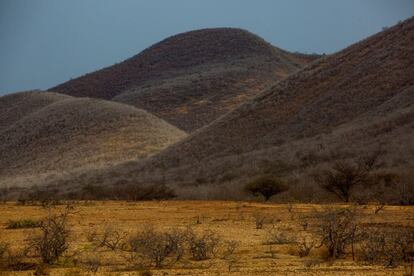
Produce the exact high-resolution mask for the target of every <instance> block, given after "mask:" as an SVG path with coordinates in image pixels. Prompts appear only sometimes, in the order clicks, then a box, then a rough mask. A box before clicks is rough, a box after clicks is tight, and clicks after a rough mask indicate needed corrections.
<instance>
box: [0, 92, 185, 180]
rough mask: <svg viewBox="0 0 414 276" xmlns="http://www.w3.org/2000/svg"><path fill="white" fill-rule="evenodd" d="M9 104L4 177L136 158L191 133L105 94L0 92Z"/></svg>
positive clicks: (3, 133) (0, 102)
mask: <svg viewBox="0 0 414 276" xmlns="http://www.w3.org/2000/svg"><path fill="white" fill-rule="evenodd" d="M6 105H10V106H11V107H12V108H9V110H6V112H2V113H1V116H0V122H3V124H2V126H3V127H2V128H1V129H0V141H1V143H0V152H1V153H2V156H1V157H2V158H1V159H0V183H2V182H4V181H2V180H4V179H9V180H10V179H11V181H13V180H14V179H15V178H16V179H17V178H18V177H19V176H33V177H34V178H36V177H37V176H38V175H40V174H43V173H51V172H54V173H56V172H65V171H69V170H72V169H76V168H81V167H83V168H85V167H100V166H106V165H109V164H110V165H113V164H116V163H118V162H121V161H127V160H132V159H134V160H136V159H139V158H143V157H147V156H148V155H151V154H154V153H156V152H158V151H160V150H161V149H163V148H165V147H166V146H168V145H170V144H172V143H174V142H176V141H178V140H180V139H182V138H183V137H185V136H186V134H185V133H184V132H182V131H180V130H178V129H177V128H175V127H173V126H171V125H169V124H168V123H166V122H164V121H162V120H161V119H159V118H157V117H155V116H153V115H151V114H149V113H147V112H145V111H142V110H139V109H137V108H134V107H132V106H129V105H123V104H119V103H114V102H109V101H104V100H97V99H88V98H73V97H70V96H64V95H59V94H56V93H50V92H32V93H16V94H13V95H8V96H5V97H1V98H0V106H6ZM27 107H32V108H30V109H29V108H27ZM23 109H26V112H16V114H17V115H16V116H15V117H12V116H11V114H12V111H16V110H18V111H21V110H23ZM2 111H3V110H2ZM23 113H24V114H23ZM7 120H10V122H9V123H8V125H6V123H5V122H7Z"/></svg>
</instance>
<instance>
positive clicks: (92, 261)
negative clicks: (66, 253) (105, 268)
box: [81, 255, 101, 273]
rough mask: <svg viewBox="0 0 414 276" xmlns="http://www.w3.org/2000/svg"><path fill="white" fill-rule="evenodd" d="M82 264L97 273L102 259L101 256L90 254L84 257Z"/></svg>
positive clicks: (86, 268)
mask: <svg viewBox="0 0 414 276" xmlns="http://www.w3.org/2000/svg"><path fill="white" fill-rule="evenodd" d="M81 266H82V268H84V269H85V270H87V271H89V272H93V273H96V272H98V270H99V267H100V266H101V260H100V259H99V256H96V255H88V256H86V257H84V258H83V259H82V261H81Z"/></svg>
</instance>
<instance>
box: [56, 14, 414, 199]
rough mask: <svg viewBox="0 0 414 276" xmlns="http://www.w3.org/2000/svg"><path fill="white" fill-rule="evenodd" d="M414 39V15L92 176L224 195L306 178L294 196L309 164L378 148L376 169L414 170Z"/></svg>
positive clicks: (353, 157)
mask: <svg viewBox="0 0 414 276" xmlns="http://www.w3.org/2000/svg"><path fill="white" fill-rule="evenodd" d="M413 41H414V19H413V18H411V19H409V20H407V21H405V22H402V23H400V24H398V25H396V26H395V27H392V28H389V29H387V30H386V31H384V32H381V33H379V34H377V35H375V36H372V37H370V38H367V39H365V40H363V41H361V42H359V43H356V44H354V45H352V46H350V47H348V48H346V49H344V50H343V51H340V52H338V53H336V54H334V55H331V56H327V57H325V58H322V59H320V60H318V61H316V62H314V63H312V64H311V65H309V66H307V67H305V68H304V69H302V70H301V71H299V72H297V73H295V74H292V75H291V76H289V77H288V78H287V79H285V80H283V81H281V82H279V83H277V84H275V85H274V86H273V87H271V88H269V89H268V90H267V91H265V92H264V93H262V94H260V95H259V96H257V97H256V98H254V99H253V100H251V101H249V102H247V103H245V104H243V105H241V106H240V107H238V108H237V109H235V110H234V111H232V112H230V113H228V114H227V115H225V116H223V117H221V118H220V119H218V120H216V121H215V122H213V123H212V124H210V125H208V126H206V127H204V128H202V129H200V130H199V131H197V132H195V133H193V134H192V135H190V136H189V137H188V138H185V139H184V140H183V141H180V142H178V143H176V144H174V145H173V146H171V147H168V148H167V149H166V150H164V151H162V152H161V153H159V154H157V155H155V156H153V157H151V158H148V159H147V160H144V161H139V162H130V163H128V164H123V165H118V166H115V167H113V168H111V169H110V170H106V171H100V170H97V171H91V172H90V173H89V177H88V180H87V181H88V183H98V181H97V179H99V178H105V179H107V181H108V183H115V182H116V181H119V180H120V179H123V180H125V181H131V182H145V183H150V182H154V183H160V182H163V181H164V180H165V179H167V180H168V181H165V182H166V183H167V184H169V185H171V186H173V187H176V188H177V190H179V191H180V192H181V194H182V195H184V196H186V195H189V193H191V196H193V197H201V196H202V195H201V194H203V195H204V196H205V195H206V194H207V193H208V192H210V193H211V194H216V195H217V194H219V196H221V197H223V194H224V193H223V190H222V189H219V188H218V187H217V186H214V185H212V184H217V185H224V184H226V183H227V184H229V183H230V184H229V185H233V186H231V187H232V188H229V189H230V192H229V194H234V193H235V192H236V191H237V190H240V185H242V184H243V183H245V182H246V181H248V180H249V179H251V178H252V177H255V176H257V175H263V174H273V175H277V176H279V177H283V178H284V179H286V181H289V182H290V183H293V184H291V185H293V186H295V187H296V189H300V187H302V186H301V185H308V186H307V187H308V188H306V189H305V190H302V191H299V192H298V194H301V196H309V195H311V194H312V189H311V188H310V187H309V185H312V183H311V181H310V180H309V173H311V172H312V171H313V170H316V169H318V168H323V167H326V166H330V165H331V164H332V163H333V162H336V161H339V160H356V159H358V158H361V157H364V156H369V155H373V154H374V153H376V152H379V156H380V161H381V162H380V163H381V166H380V167H379V168H378V169H379V170H385V171H392V172H396V173H398V174H400V175H402V174H409V173H412V171H413V169H414V66H413V64H414V43H412V42H413ZM114 173H118V176H116V177H112V179H111V180H110V179H108V177H109V175H114ZM74 179H77V177H76V175H74V176H72V177H70V178H68V179H66V180H65V181H63V183H68V184H69V183H71V181H74ZM195 187H197V188H195ZM208 187H210V188H208ZM197 189H198V190H197ZM197 191H202V192H197ZM227 195H228V194H227Z"/></svg>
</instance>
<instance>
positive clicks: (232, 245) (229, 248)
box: [223, 240, 240, 259]
mask: <svg viewBox="0 0 414 276" xmlns="http://www.w3.org/2000/svg"><path fill="white" fill-rule="evenodd" d="M239 245H240V243H239V242H238V241H236V240H229V241H224V246H225V248H224V254H223V255H224V256H223V257H224V259H227V258H229V257H230V256H232V255H233V254H234V252H235V251H236V249H237V248H238V247H239Z"/></svg>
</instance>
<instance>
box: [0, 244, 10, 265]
mask: <svg viewBox="0 0 414 276" xmlns="http://www.w3.org/2000/svg"><path fill="white" fill-rule="evenodd" d="M8 250H9V245H8V244H7V243H5V242H0V268H2V267H5V266H6V263H7V256H6V255H7V252H8Z"/></svg>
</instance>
